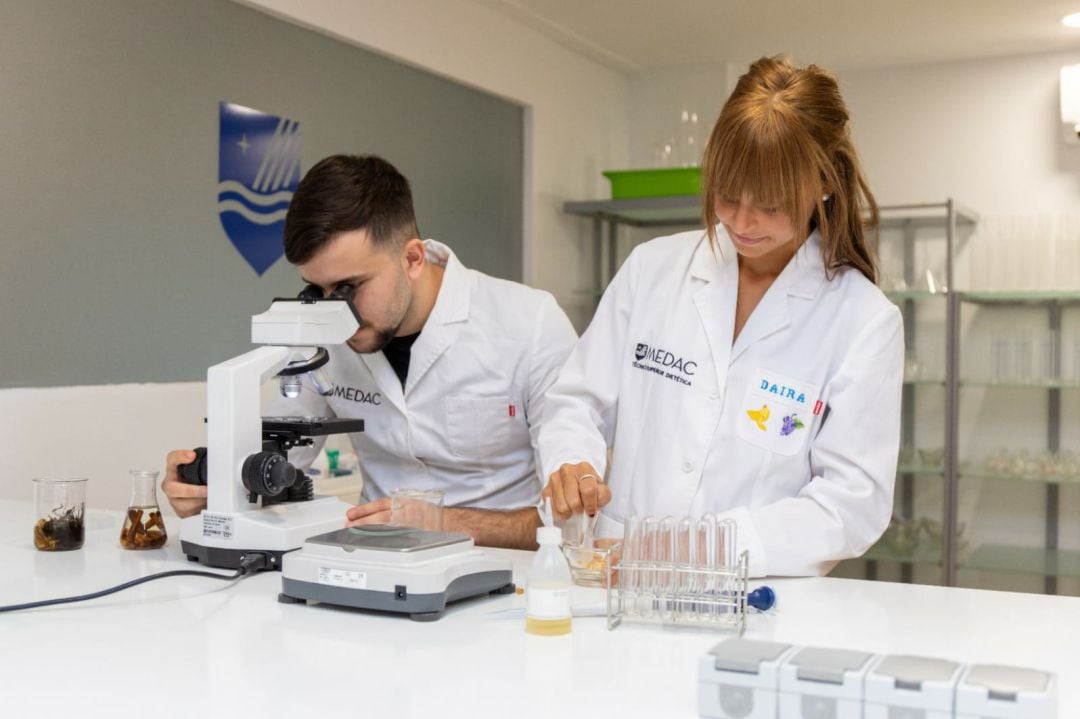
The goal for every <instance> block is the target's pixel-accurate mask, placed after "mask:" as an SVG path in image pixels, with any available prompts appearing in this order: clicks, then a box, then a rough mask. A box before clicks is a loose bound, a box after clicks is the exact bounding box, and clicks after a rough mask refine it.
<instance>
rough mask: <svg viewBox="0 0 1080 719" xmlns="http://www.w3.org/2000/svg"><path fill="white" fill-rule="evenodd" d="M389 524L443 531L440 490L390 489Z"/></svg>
mask: <svg viewBox="0 0 1080 719" xmlns="http://www.w3.org/2000/svg"><path fill="white" fill-rule="evenodd" d="M390 524H393V525H396V526H398V527H415V528H416V529H426V530H427V531H429V532H441V531H443V493H442V490H439V489H393V490H390Z"/></svg>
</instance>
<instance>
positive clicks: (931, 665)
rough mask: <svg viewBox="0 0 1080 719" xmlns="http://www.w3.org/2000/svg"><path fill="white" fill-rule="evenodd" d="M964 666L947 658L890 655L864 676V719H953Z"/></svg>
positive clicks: (877, 662) (875, 664)
mask: <svg viewBox="0 0 1080 719" xmlns="http://www.w3.org/2000/svg"><path fill="white" fill-rule="evenodd" d="M962 671H963V666H962V665H960V664H957V663H956V662H951V661H948V660H947V659H931V658H929V657H913V656H904V655H890V656H884V657H881V659H880V660H879V661H876V662H874V663H873V664H872V665H871V667H870V671H869V672H868V673H867V675H866V690H865V696H864V700H863V701H864V706H865V711H864V713H863V716H864V717H865V719H897V718H898V717H903V718H905V719H906V718H907V717H911V719H952V716H953V696H954V694H955V692H956V683H957V681H958V680H959V679H960V674H961V672H962Z"/></svg>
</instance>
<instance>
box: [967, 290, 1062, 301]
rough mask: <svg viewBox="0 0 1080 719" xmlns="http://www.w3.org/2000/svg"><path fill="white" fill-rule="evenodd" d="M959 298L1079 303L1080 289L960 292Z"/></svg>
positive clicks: (969, 299)
mask: <svg viewBox="0 0 1080 719" xmlns="http://www.w3.org/2000/svg"><path fill="white" fill-rule="evenodd" d="M960 299H961V301H963V302H970V303H972V304H979V305H1043V304H1054V303H1061V304H1075V303H1080V291H1075V290H1060V291H1058V290H1016V291H1012V292H961V293H960Z"/></svg>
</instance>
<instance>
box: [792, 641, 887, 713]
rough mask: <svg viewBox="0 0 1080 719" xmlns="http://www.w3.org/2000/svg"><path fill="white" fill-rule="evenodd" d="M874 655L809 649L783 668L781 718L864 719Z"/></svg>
mask: <svg viewBox="0 0 1080 719" xmlns="http://www.w3.org/2000/svg"><path fill="white" fill-rule="evenodd" d="M873 659H874V655H873V654H868V653H866V652H855V651H850V650H847V649H824V648H820V647H806V648H805V649H802V650H800V651H798V652H796V653H795V654H793V655H792V656H791V657H790V658H789V659H788V660H787V661H786V662H784V664H783V665H782V666H781V667H780V715H779V716H780V719H862V710H863V681H864V680H865V678H866V672H867V671H868V670H869V668H870V664H871V663H872V661H873Z"/></svg>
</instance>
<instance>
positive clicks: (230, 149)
mask: <svg viewBox="0 0 1080 719" xmlns="http://www.w3.org/2000/svg"><path fill="white" fill-rule="evenodd" d="M299 182H300V123H299V122H297V121H296V120H290V119H288V118H285V117H276V116H274V115H268V114H266V113H265V112H259V111H258V110H252V109H251V108H249V107H244V106H243V105H237V104H234V103H231V102H223V103H221V139H220V143H219V147H218V217H220V218H221V226H222V227H223V228H224V229H225V234H226V235H228V237H229V241H230V242H232V243H233V246H234V247H236V249H237V251H238V252H239V253H240V255H241V256H242V257H243V258H244V260H245V261H246V262H247V263H248V264H249V265H251V267H252V268H253V269H254V270H255V272H256V273H258V274H259V275H261V274H263V273H264V272H266V271H267V270H268V269H269V268H270V266H271V265H272V264H274V263H275V262H277V261H278V258H280V257H281V256H282V255H283V254H285V246H284V244H283V240H282V238H283V234H284V231H285V212H286V211H287V210H288V208H289V202H290V201H291V200H292V196H293V192H295V191H296V185H297V184H298V183H299Z"/></svg>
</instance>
